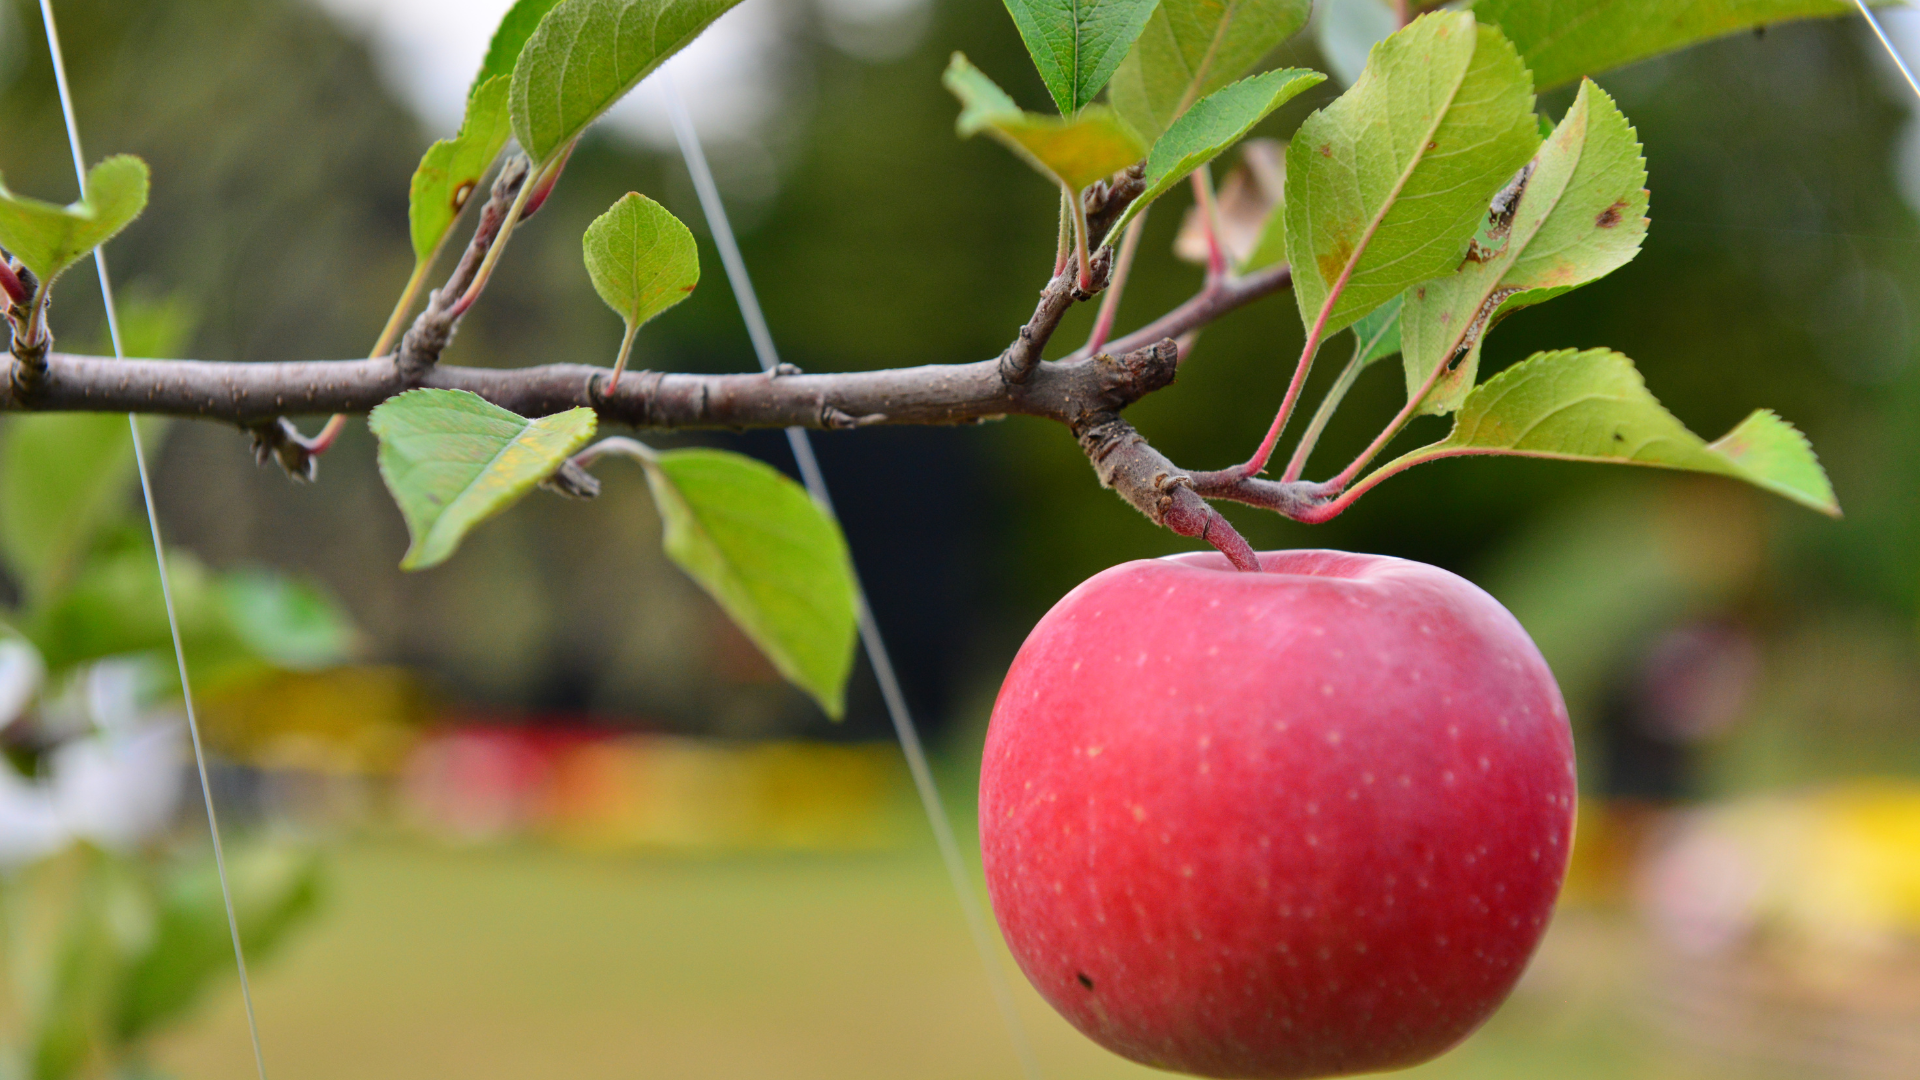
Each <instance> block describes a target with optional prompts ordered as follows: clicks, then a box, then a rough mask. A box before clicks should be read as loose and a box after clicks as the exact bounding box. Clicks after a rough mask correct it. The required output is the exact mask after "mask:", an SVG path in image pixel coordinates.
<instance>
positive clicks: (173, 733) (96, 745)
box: [0, 640, 185, 868]
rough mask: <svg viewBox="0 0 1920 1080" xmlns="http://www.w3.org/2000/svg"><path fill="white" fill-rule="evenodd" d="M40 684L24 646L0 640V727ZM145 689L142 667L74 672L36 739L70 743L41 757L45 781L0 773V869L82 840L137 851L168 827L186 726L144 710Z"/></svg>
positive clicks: (113, 663) (2, 769) (40, 669)
mask: <svg viewBox="0 0 1920 1080" xmlns="http://www.w3.org/2000/svg"><path fill="white" fill-rule="evenodd" d="M44 678H45V670H44V666H43V665H42V664H41V661H40V656H39V653H37V652H35V651H34V650H33V647H32V646H31V645H28V644H26V643H25V642H18V641H13V640H0V727H3V726H5V723H6V722H7V721H8V720H11V718H12V717H14V716H16V715H18V714H19V713H20V712H22V711H24V709H25V707H26V705H27V703H28V702H29V701H30V700H31V699H32V698H33V697H34V696H35V694H36V693H37V692H38V691H39V689H40V685H41V683H42V681H43V680H44ZM152 685H153V679H152V675H151V672H150V671H149V670H148V669H147V668H146V666H145V665H144V664H143V663H141V662H139V661H130V660H107V661H102V662H100V663H97V664H94V665H91V666H90V667H88V668H87V669H86V670H84V671H82V672H81V673H80V674H79V675H78V677H77V678H75V679H74V680H73V682H72V684H71V690H70V691H69V692H67V693H64V694H61V695H58V696H56V697H55V698H54V699H53V700H52V701H51V702H48V703H46V704H45V705H44V706H43V708H42V710H41V724H40V727H39V728H38V729H37V730H38V733H39V734H40V736H41V737H43V738H44V737H47V735H48V734H49V733H53V737H54V738H59V734H58V733H59V732H61V731H67V732H73V733H74V734H72V735H71V736H70V737H68V738H66V739H65V740H64V741H62V742H60V743H59V745H57V746H55V747H54V748H53V749H52V750H51V751H49V752H48V753H47V755H46V757H45V759H44V760H45V777H44V778H43V779H28V778H27V777H23V776H21V775H20V774H19V773H17V772H15V771H14V770H13V768H12V767H11V766H9V765H5V764H0V868H7V867H13V866H19V865H22V864H24V863H29V862H33V861H35V860H37V859H41V858H45V857H46V856H48V855H51V854H53V853H55V852H57V851H60V850H62V849H63V848H65V847H67V846H68V845H69V844H72V843H74V842H75V841H80V840H85V841H88V842H91V843H94V844H98V845H99V846H101V847H104V848H109V849H113V850H126V849H128V848H133V847H137V846H139V845H140V844H142V843H144V842H146V841H147V840H149V839H151V838H153V837H154V836H155V835H156V834H158V833H159V832H161V831H162V830H163V829H165V828H166V827H167V825H168V824H169V823H170V822H171V821H172V820H173V816H174V812H175V810H176V809H178V807H179V804H180V795H181V781H182V779H183V777H184V774H183V773H182V770H181V768H180V763H181V759H182V757H183V752H184V745H183V742H184V736H185V726H184V725H183V724H182V722H181V720H180V718H179V717H178V716H177V715H175V714H174V713H172V712H170V711H165V710H155V709H153V708H152V707H151V706H150V705H149V704H148V703H147V698H148V696H149V695H150V693H151V689H152ZM50 717H52V718H53V722H51V723H49V718H50ZM61 717H64V721H65V722H64V723H63V722H61V720H60V718H61Z"/></svg>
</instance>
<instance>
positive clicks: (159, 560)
mask: <svg viewBox="0 0 1920 1080" xmlns="http://www.w3.org/2000/svg"><path fill="white" fill-rule="evenodd" d="M40 19H41V22H42V23H43V24H44V25H45V26H46V31H47V52H48V54H49V55H50V57H51V59H52V60H53V81H54V85H55V86H56V87H57V88H58V90H59V92H60V114H61V118H62V119H63V120H64V121H65V123H66V125H67V146H68V147H69V149H71V150H72V151H73V175H74V179H75V181H76V182H78V183H79V185H80V192H81V198H83V199H84V198H85V197H86V187H87V162H86V155H85V154H83V153H82V152H81V150H80V125H79V123H78V121H77V120H76V119H75V117H74V110H73V94H72V92H71V91H70V90H69V88H68V85H67V62H66V57H65V56H64V55H63V54H62V52H61V49H60V31H59V29H58V28H57V27H56V26H55V24H54V19H53V5H52V0H40ZM93 265H94V269H95V270H96V271H97V272H98V273H99V276H100V301H101V304H102V306H103V307H105V308H106V312H107V336H108V337H109V338H110V339H111V340H112V342H113V356H114V359H116V360H124V359H125V358H126V349H125V348H124V346H122V344H121V341H120V315H119V312H118V311H117V310H116V308H115V307H114V303H113V279H112V277H111V276H110V275H109V274H108V273H107V256H106V252H105V251H104V250H102V249H101V248H95V249H94V250H93ZM127 430H128V432H129V434H131V436H132V438H133V463H134V471H135V472H137V473H138V474H139V476H140V496H141V498H142V500H144V502H145V503H146V508H147V528H148V531H150V532H151V533H152V534H153V557H154V562H155V564H156V565H157V566H158V567H159V571H160V599H161V602H162V603H163V604H164V605H165V607H166V609H167V630H168V632H169V633H171V634H172V635H173V660H174V664H175V665H176V666H177V667H178V668H179V671H180V694H181V697H182V699H183V700H184V701H185V704H186V712H187V734H188V735H189V736H190V737H191V738H192V740H193V763H194V767H195V769H196V770H197V771H198V772H199V774H200V797H201V799H202V800H203V801H204V802H205V803H206V807H207V831H208V832H209V833H210V834H211V835H212V837H213V863H214V869H215V870H217V871H218V873H219V877H220V899H221V900H222V901H223V902H224V903H225V904H226V909H227V932H228V933H229V934H230V935H231V936H232V938H233V960H234V965H235V967H236V968H238V969H239V972H240V999H241V1001H242V1003H243V1004H244V1005H245V1006H246V1011H247V1034H248V1036H249V1037H250V1038H251V1039H252V1040H253V1065H254V1068H255V1070H256V1071H257V1072H258V1073H259V1075H260V1080H267V1061H266V1055H265V1054H264V1053H262V1051H261V1048H260V1025H259V1023H258V1022H257V1021H256V1020H255V1018H254V1011H253V987H252V985H251V983H250V982H249V980H248V978H247V954H246V950H245V949H243V948H241V945H240V920H239V918H238V917H237V916H236V915H235V914H234V908H233V886H232V884H231V883H230V882H229V881H228V878H227V853H226V848H225V846H224V845H223V844H222V843H221V842H220V819H219V816H218V815H217V814H215V813H214V809H213V784H212V782H211V781H210V780H209V779H208V777H207V755H206V750H205V749H204V747H202V745H201V742H200V720H199V716H198V715H197V713H196V712H195V710H194V707H193V684H192V682H191V681H190V680H189V679H188V678H187V650H186V647H185V645H184V644H182V642H181V638H180V616H179V614H178V612H177V610H176V609H175V607H174V603H173V581H172V578H171V575H169V574H168V573H167V554H166V545H165V544H164V543H162V541H161V539H160V515H159V513H158V512H157V511H156V510H155V507H154V499H153V478H152V476H151V474H150V473H149V472H148V470H147V452H146V448H145V447H144V446H143V445H141V439H140V421H139V418H138V417H136V416H135V415H134V414H133V413H128V414H127Z"/></svg>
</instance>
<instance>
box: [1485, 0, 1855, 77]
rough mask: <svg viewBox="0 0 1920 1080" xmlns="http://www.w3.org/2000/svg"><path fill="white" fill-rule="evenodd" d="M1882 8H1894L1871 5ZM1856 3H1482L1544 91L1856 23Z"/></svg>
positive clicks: (1487, 19)
mask: <svg viewBox="0 0 1920 1080" xmlns="http://www.w3.org/2000/svg"><path fill="white" fill-rule="evenodd" d="M1872 2H1873V3H1875V4H1876V5H1878V4H1883V3H1886V2H1887V0H1872ZM1859 11H1860V9H1859V8H1857V7H1855V6H1854V5H1853V0H1685V2H1682V0H1480V2H1479V3H1477V4H1475V5H1473V13H1474V15H1475V16H1477V17H1478V18H1479V19H1480V21H1481V22H1485V23H1492V24H1495V25H1497V26H1499V27H1500V29H1501V30H1502V31H1504V32H1505V33H1506V35H1507V38H1508V39H1509V40H1511V41H1512V42H1513V43H1514V45H1515V46H1516V47H1518V48H1519V50H1520V57H1521V59H1523V60H1525V61H1526V63H1527V67H1529V68H1531V69H1532V70H1533V77H1534V79H1535V81H1537V82H1538V83H1539V85H1540V88H1541V89H1542V90H1545V89H1547V88H1549V87H1553V86H1558V85H1560V84H1561V83H1564V82H1571V81H1573V80H1574V79H1577V78H1579V77H1580V76H1582V75H1598V74H1599V73H1601V72H1602V71H1605V70H1607V69H1608V68H1615V67H1619V66H1620V65H1622V64H1630V63H1632V62H1634V61H1635V60H1644V59H1646V58H1647V57H1649V56H1655V55H1658V54H1660V53H1663V52H1670V51H1672V50H1674V49H1683V48H1686V47H1687V46H1689V45H1694V44H1697V43H1699V42H1702V41H1706V40H1708V39H1710V38H1716V37H1719V36H1721V35H1723V34H1731V33H1734V32H1735V31H1739V30H1750V29H1752V28H1754V27H1756V26H1767V25H1770V24H1773V23H1779V22H1787V21H1788V20H1791V19H1807V18H1818V17H1821V16H1846V15H1857V14H1859Z"/></svg>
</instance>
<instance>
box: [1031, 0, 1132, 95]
mask: <svg viewBox="0 0 1920 1080" xmlns="http://www.w3.org/2000/svg"><path fill="white" fill-rule="evenodd" d="M1157 2H1158V0H1006V5H1007V13H1008V14H1010V15H1012V16H1013V23H1014V25H1015V26H1018V27H1019V28H1020V40H1022V41H1024V42H1026V43H1027V53H1028V54H1029V55H1031V56H1032V57H1033V66H1034V67H1036V68H1038V69H1040V79H1041V81H1042V82H1044V83H1046V84H1047V92H1048V93H1049V94H1052V95H1053V102H1054V104H1056V105H1058V106H1059V107H1060V115H1061V116H1072V115H1073V114H1074V113H1077V112H1079V111H1080V110H1081V109H1083V108H1085V107H1086V106H1087V105H1088V104H1090V103H1091V102H1092V101H1093V98H1094V95H1096V94H1098V93H1099V92H1100V90H1101V88H1102V87H1104V86H1106V85H1107V80H1108V79H1110V78H1112V77H1113V71H1114V69H1115V68H1117V67H1119V66H1120V61H1121V60H1122V59H1124V58H1125V57H1126V55H1127V50H1128V48H1130V47H1131V46H1132V45H1133V42H1134V39H1135V38H1137V37H1139V36H1140V31H1141V29H1142V28H1144V27H1145V26H1146V25H1147V19H1148V17H1149V16H1151V15H1152V14H1153V9H1154V5H1155V4H1156V3H1157Z"/></svg>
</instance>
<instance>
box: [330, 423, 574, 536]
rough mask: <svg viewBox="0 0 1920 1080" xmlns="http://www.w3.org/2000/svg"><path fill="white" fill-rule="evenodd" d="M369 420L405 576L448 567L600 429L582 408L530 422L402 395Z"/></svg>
mask: <svg viewBox="0 0 1920 1080" xmlns="http://www.w3.org/2000/svg"><path fill="white" fill-rule="evenodd" d="M368 420H369V424H370V426H371V427H372V429H373V434H374V435H375V436H376V437H377V438H378V439H379V440H380V475H381V477H382V478H383V479H385V480H386V482H387V490H388V491H390V492H392V493H393V498H394V501H395V502H397V503H399V504H400V513H401V514H402V515H403V516H404V517H405V518H406V519H407V531H408V532H409V533H411V534H412V536H413V545H412V546H411V547H409V548H408V549H407V554H406V557H405V558H404V559H402V560H401V561H400V568H401V569H403V570H424V569H426V568H427V567H430V566H438V565H439V564H440V563H443V562H445V561H447V559H448V557H450V556H451V555H452V554H453V552H454V549H455V548H458V547H459V546H460V541H461V539H462V538H464V537H465V536H466V535H467V532H468V531H469V530H471V529H472V528H473V527H474V526H475V525H478V524H480V523H481V522H482V521H485V520H486V519H487V518H490V517H492V516H493V515H495V514H498V513H500V512H501V511H502V510H505V509H506V508H507V507H509V506H511V505H513V504H514V503H515V502H516V501H518V500H519V498H520V497H521V496H522V495H525V494H526V493H527V492H529V491H531V490H533V486H534V485H535V484H538V483H539V482H540V481H542V480H544V479H546V478H547V477H548V476H551V475H552V474H553V472H554V470H556V469H558V468H559V467H560V466H561V465H562V464H564V463H565V462H566V460H567V458H568V457H570V456H572V454H573V453H574V451H576V450H578V449H580V447H582V446H583V445H585V444H586V441H587V440H588V439H591V438H593V431H594V427H595V424H596V422H597V419H596V417H595V416H594V413H593V410H592V409H587V408H579V409H568V410H567V411H566V412H563V413H556V414H554V415H553V416H545V417H541V418H540V419H538V420H528V419H526V418H525V417H522V416H517V415H515V414H514V413H511V412H508V411H507V410H505V409H503V408H501V407H499V406H498V405H494V404H492V403H490V402H488V401H487V400H485V399H484V398H482V397H480V396H479V395H478V394H471V393H468V392H467V391H465V390H409V391H407V392H406V393H404V394H401V395H399V396H398V397H395V398H392V399H390V400H388V401H387V402H386V404H384V405H381V406H380V407H379V408H377V409H375V410H373V413H372V415H371V416H370V417H368Z"/></svg>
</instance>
